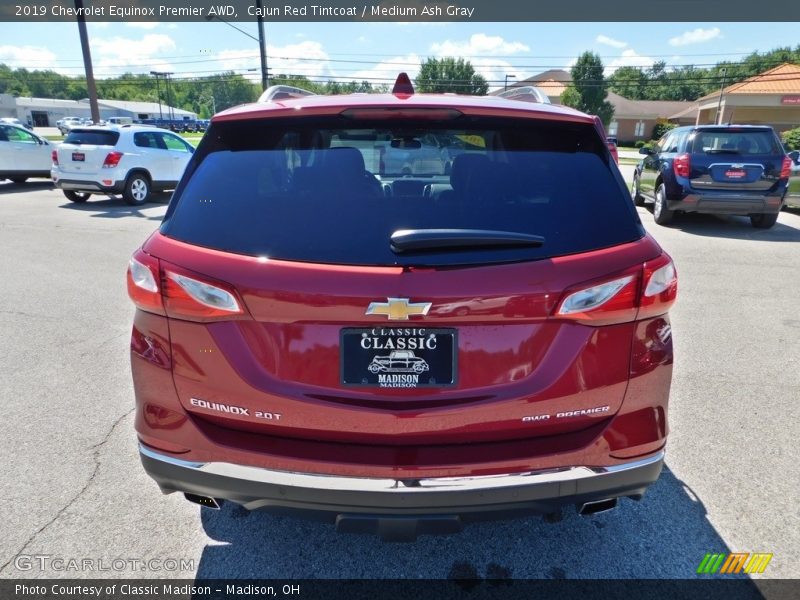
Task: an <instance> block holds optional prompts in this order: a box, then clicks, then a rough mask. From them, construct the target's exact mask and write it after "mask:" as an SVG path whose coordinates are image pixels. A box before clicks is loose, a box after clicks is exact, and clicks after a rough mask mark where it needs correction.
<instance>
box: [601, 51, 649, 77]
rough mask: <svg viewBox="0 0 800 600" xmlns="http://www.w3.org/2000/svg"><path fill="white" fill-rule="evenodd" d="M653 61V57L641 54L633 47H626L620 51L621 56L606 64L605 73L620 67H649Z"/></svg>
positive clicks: (608, 73) (607, 73)
mask: <svg viewBox="0 0 800 600" xmlns="http://www.w3.org/2000/svg"><path fill="white" fill-rule="evenodd" d="M654 62H655V59H654V58H651V57H649V56H642V55H640V54H638V53H637V52H636V50H634V49H633V48H628V49H626V50H623V51H622V56H619V57H617V58H615V59H614V60H612V61H611V62H610V63H608V64H607V65H606V68H605V74H606V75H610V74H611V73H613V72H614V71H616V70H617V69H618V68H620V67H644V68H647V67H651V66H653V63H654Z"/></svg>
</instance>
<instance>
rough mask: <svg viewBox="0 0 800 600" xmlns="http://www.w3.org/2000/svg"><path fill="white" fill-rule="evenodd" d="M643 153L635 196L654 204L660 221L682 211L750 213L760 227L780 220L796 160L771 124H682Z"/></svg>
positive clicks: (753, 223) (663, 222) (636, 180)
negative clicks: (790, 156) (785, 148)
mask: <svg viewBox="0 0 800 600" xmlns="http://www.w3.org/2000/svg"><path fill="white" fill-rule="evenodd" d="M639 153H640V154H643V155H644V159H643V160H642V161H641V162H640V163H639V164H638V165H637V167H636V170H635V172H634V175H633V185H632V188H631V195H632V196H633V199H634V202H635V203H636V204H638V205H642V204H643V203H644V202H645V201H647V200H652V201H653V202H654V208H653V215H654V217H655V221H656V223H658V224H659V225H666V224H668V223H669V222H670V221H671V220H672V217H673V215H674V214H675V213H676V212H679V211H682V212H697V213H710V214H733V215H749V216H750V222H751V223H752V225H753V227H758V228H769V227H772V226H773V225H774V224H775V222H776V221H777V219H778V213H779V212H780V210H781V208H782V206H783V199H784V196H785V195H786V190H787V187H788V182H789V175H790V167H791V162H792V161H791V159H790V158H789V157H788V156H786V154H785V153H784V150H783V146H782V145H781V143H780V140H779V139H778V136H777V135H776V134H775V131H774V130H773V129H772V128H771V127H768V126H762V125H699V126H689V127H678V128H675V129H672V130H671V131H669V132H668V133H666V134H665V135H664V136H663V137H662V138H661V139H660V140H659V141H658V143H657V144H656V146H655V148H650V147H647V146H646V147H644V148H641V149H640V150H639Z"/></svg>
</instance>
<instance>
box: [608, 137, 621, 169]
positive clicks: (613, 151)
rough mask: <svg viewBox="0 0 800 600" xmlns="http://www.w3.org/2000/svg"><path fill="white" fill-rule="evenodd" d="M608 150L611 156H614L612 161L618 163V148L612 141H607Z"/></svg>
mask: <svg viewBox="0 0 800 600" xmlns="http://www.w3.org/2000/svg"><path fill="white" fill-rule="evenodd" d="M608 151H609V152H611V156H613V157H614V162H615V163H617V164H619V150H618V149H617V145H616V144H615V143H614V142H612V141H609V142H608Z"/></svg>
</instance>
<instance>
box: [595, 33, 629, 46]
mask: <svg viewBox="0 0 800 600" xmlns="http://www.w3.org/2000/svg"><path fill="white" fill-rule="evenodd" d="M595 41H596V42H597V43H598V44H604V45H606V46H611V47H612V48H624V47H625V46H627V45H628V42H621V41H620V40H615V39H614V38H612V37H608V36H607V35H598V36H597V37H596V38H595Z"/></svg>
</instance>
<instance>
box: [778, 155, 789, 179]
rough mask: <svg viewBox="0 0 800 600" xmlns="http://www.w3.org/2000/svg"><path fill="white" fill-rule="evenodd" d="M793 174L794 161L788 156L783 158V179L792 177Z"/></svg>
mask: <svg viewBox="0 0 800 600" xmlns="http://www.w3.org/2000/svg"><path fill="white" fill-rule="evenodd" d="M791 174H792V159H791V158H789V157H788V156H784V157H783V164H782V165H781V177H780V178H781V179H784V178H787V177H790V176H791Z"/></svg>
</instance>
